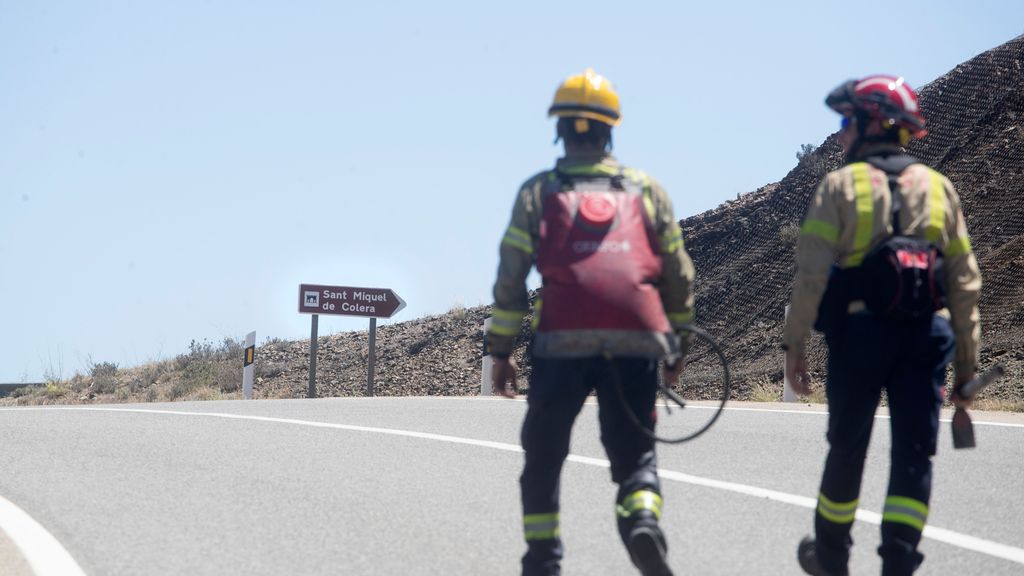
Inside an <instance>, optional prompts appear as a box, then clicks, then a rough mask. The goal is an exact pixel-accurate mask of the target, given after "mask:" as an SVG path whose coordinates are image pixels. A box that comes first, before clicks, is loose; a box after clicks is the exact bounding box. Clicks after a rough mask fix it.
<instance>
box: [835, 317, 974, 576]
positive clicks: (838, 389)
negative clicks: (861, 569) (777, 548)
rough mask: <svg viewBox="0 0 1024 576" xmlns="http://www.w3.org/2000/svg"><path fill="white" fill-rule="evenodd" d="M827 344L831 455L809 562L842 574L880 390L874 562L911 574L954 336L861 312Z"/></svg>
mask: <svg viewBox="0 0 1024 576" xmlns="http://www.w3.org/2000/svg"><path fill="white" fill-rule="evenodd" d="M826 339H827V342H828V348H829V359H828V380H827V383H826V395H827V396H828V409H829V420H828V441H829V444H830V449H829V453H828V457H827V458H826V460H825V472H824V474H823V475H822V479H821V494H820V495H819V505H818V511H817V512H816V514H815V532H816V536H817V553H818V559H819V561H820V562H821V564H822V566H823V567H824V568H825V569H827V570H830V571H836V572H843V570H845V569H846V565H847V562H848V561H849V554H850V547H851V546H852V545H853V540H852V539H851V538H850V528H851V526H852V522H853V514H854V512H855V509H856V507H857V503H858V499H859V495H860V484H861V476H862V474H863V472H864V458H865V456H866V455H867V449H868V441H869V440H870V439H871V426H872V424H873V423H874V414H875V408H876V407H877V406H878V403H879V398H880V397H881V392H882V389H883V388H884V389H885V390H886V394H887V397H888V401H889V413H890V415H891V420H890V426H891V429H892V451H891V454H890V458H891V461H890V469H889V489H888V497H887V499H886V503H885V508H884V513H883V521H882V529H881V532H882V545H881V546H880V547H879V549H878V553H879V555H881V556H882V566H883V568H882V574H883V575H900V574H911V573H912V572H913V571H914V570H915V569H916V568H917V567H918V566H919V565H920V563H921V561H922V560H923V559H924V556H922V555H921V554H920V553H918V552H917V544H918V542H919V541H920V539H921V530H922V529H923V525H924V520H925V518H926V517H927V506H928V501H929V498H930V496H931V486H932V463H931V457H932V456H933V455H934V454H935V444H936V437H937V435H938V431H939V428H938V427H939V408H940V407H941V406H942V398H943V386H944V383H945V374H946V366H947V364H949V362H950V360H952V357H953V351H954V340H953V331H952V329H951V328H950V324H949V321H948V320H946V319H945V318H942V317H940V316H937V315H935V316H932V317H931V318H930V319H929V318H925V319H922V320H916V321H899V320H887V319H880V318H878V317H877V316H875V315H873V314H871V313H870V312H860V313H856V314H851V315H849V316H847V317H846V321H845V322H844V323H843V325H842V326H840V327H837V329H836V330H833V331H831V332H828V333H826ZM823 507H824V508H825V512H823V511H822V510H823ZM829 510H831V514H830V513H829ZM837 513H838V514H839V516H837V515H836V514H837ZM829 515H831V516H832V518H831V519H829V518H827V517H826V516H829ZM844 516H845V517H844ZM837 519H838V520H839V521H836V520H837Z"/></svg>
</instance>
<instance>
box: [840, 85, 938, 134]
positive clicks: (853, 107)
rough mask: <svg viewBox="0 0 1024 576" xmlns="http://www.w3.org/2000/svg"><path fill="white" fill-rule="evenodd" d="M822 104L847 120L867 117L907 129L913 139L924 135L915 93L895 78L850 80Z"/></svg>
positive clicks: (924, 131) (922, 117)
mask: <svg viewBox="0 0 1024 576" xmlns="http://www.w3.org/2000/svg"><path fill="white" fill-rule="evenodd" d="M825 104H826V105H827V106H828V107H829V108H832V109H833V110H835V111H836V112H838V113H840V114H842V115H843V116H846V117H850V116H856V115H867V116H868V117H869V118H871V119H874V120H880V121H883V122H888V123H889V125H890V126H899V127H901V128H906V129H907V130H908V131H909V132H910V134H912V135H913V136H914V137H916V138H921V137H922V136H924V135H925V134H926V133H927V131H926V130H925V129H924V116H922V115H921V107H920V105H919V104H918V102H917V93H915V92H914V89H913V88H911V87H910V86H909V85H908V84H907V83H906V82H904V80H903V78H899V77H896V76H886V75H882V74H878V75H875V76H868V77H867V78H864V79H861V80H849V81H847V82H844V83H843V84H840V85H839V86H838V87H837V88H836V89H835V90H833V91H832V92H831V93H829V95H828V97H827V98H825Z"/></svg>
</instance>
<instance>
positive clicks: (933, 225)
mask: <svg viewBox="0 0 1024 576" xmlns="http://www.w3.org/2000/svg"><path fill="white" fill-rule="evenodd" d="M945 224H946V188H945V186H943V185H942V176H940V175H939V173H938V172H936V171H935V170H932V171H931V189H930V190H929V191H928V225H927V226H925V229H924V237H925V240H928V241H929V242H934V243H938V242H939V239H940V238H942V229H943V228H944V227H945Z"/></svg>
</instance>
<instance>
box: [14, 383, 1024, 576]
mask: <svg viewBox="0 0 1024 576" xmlns="http://www.w3.org/2000/svg"><path fill="white" fill-rule="evenodd" d="M731 406H737V409H732V410H728V411H727V412H726V413H725V414H724V415H723V416H722V418H721V419H720V420H719V422H718V423H717V424H716V425H715V427H714V428H713V429H712V430H711V431H710V432H709V433H708V434H706V435H705V436H702V437H701V438H699V439H697V440H695V441H694V442H690V443H687V444H684V445H679V446H668V447H662V448H660V449H659V457H660V467H661V469H662V471H663V478H664V480H663V491H664V497H665V513H664V517H663V525H664V527H665V529H666V532H667V533H668V536H669V547H670V549H669V552H670V557H671V562H672V565H673V567H674V569H675V570H676V572H677V574H700V575H734V574H799V573H800V570H799V567H798V566H797V564H796V560H795V548H796V543H797V541H798V540H799V539H800V538H801V537H802V536H803V535H804V534H806V533H808V532H809V531H810V530H811V526H812V519H813V508H812V507H813V501H814V500H813V498H814V497H815V496H816V494H817V487H818V482H819V475H820V472H821V467H822V463H823V461H824V455H825V450H826V444H825V440H824V429H825V422H826V416H825V415H824V414H823V413H821V408H820V407H819V408H812V409H807V408H803V407H801V406H796V407H793V406H792V405H783V404H774V405H770V406H768V407H764V408H762V407H752V406H750V405H747V406H746V407H739V406H738V405H731ZM525 408H526V405H525V403H524V402H522V401H509V400H504V399H498V398H330V399H318V400H277V401H248V402H246V401H226V402H201V403H174V404H145V405H118V406H106V407H97V406H89V407H65V408H61V407H52V408H45V407H40V408H9V409H0V500H6V501H7V502H8V503H13V505H16V506H17V507H19V508H20V509H21V510H23V511H24V513H25V514H26V515H27V516H28V517H31V518H32V519H34V521H35V522H37V523H38V524H39V525H41V526H42V527H44V528H45V530H46V531H48V533H49V534H52V536H53V537H54V538H55V540H56V542H59V545H60V546H62V547H63V549H64V550H66V552H67V553H68V554H69V555H70V557H71V558H73V559H74V561H75V562H77V564H78V566H80V567H81V569H82V571H83V572H84V573H85V574H89V575H92V576H99V575H107V574H110V575H117V574H125V575H150V574H152V575H163V574H218V575H222V574H351V575H363V574H371V575H391V574H395V575H399V574H401V575H454V574H458V575H464V574H465V575H479V574H487V575H495V576H500V575H514V574H517V573H518V562H519V556H520V555H521V553H522V551H523V544H522V537H521V518H520V510H519V486H518V474H519V471H520V466H521V464H522V454H521V453H520V452H519V451H518V433H519V426H520V422H521V420H522V416H523V414H524V412H525ZM692 410H693V411H694V413H699V411H700V410H702V409H701V408H699V407H698V408H693V409H692ZM596 412H597V408H596V407H595V406H592V405H589V406H587V407H586V408H584V411H583V413H582V414H581V415H580V418H579V420H578V422H577V427H576V431H575V434H574V437H573V445H572V450H571V454H572V456H571V457H570V461H569V462H568V463H567V464H566V466H565V469H564V470H563V476H562V490H563V508H562V533H563V539H564V541H565V544H566V548H567V555H566V559H565V561H564V563H563V569H564V573H565V574H569V575H572V574H594V575H605V574H607V575H620V574H631V573H634V572H633V571H632V568H631V565H630V564H629V561H628V559H627V556H626V554H625V552H624V551H623V549H622V548H621V545H620V543H619V541H618V536H617V534H616V532H615V529H614V518H613V504H614V503H613V499H614V493H615V490H614V486H613V485H612V484H611V482H610V478H609V473H608V470H607V467H606V463H605V455H604V452H603V450H602V448H601V446H600V443H599V440H598V434H597V426H596V425H597V418H596ZM975 420H976V422H978V421H986V420H993V421H995V420H998V421H999V422H997V423H996V424H980V423H979V424H978V426H977V436H978V442H979V448H977V449H975V450H968V451H955V452H954V450H953V448H952V444H951V440H950V437H949V431H948V426H949V425H948V424H943V428H942V436H941V438H940V445H939V454H938V455H937V456H936V459H935V477H936V480H935V489H934V495H933V500H932V506H931V510H932V513H931V516H930V518H929V528H928V530H929V532H926V536H928V537H926V538H925V540H924V542H923V544H922V548H921V549H922V551H923V552H924V554H925V555H926V561H925V564H924V567H923V568H922V570H921V571H919V573H920V574H961V575H972V574H985V575H1002V574H1006V575H1010V574H1022V573H1024V501H1022V495H1024V415H1008V414H997V415H989V414H981V413H978V414H975ZM663 424H664V425H663V427H662V429H664V430H668V428H669V424H668V423H667V421H665V420H663ZM868 458H869V461H868V465H867V470H866V473H865V474H866V475H865V481H864V488H863V492H862V495H861V503H862V511H863V514H862V516H860V517H859V518H860V519H859V520H858V521H857V522H856V523H855V525H854V539H855V541H856V542H857V545H856V546H855V548H854V554H853V559H852V562H851V571H852V573H854V574H871V573H876V574H877V573H878V571H879V568H880V562H879V560H878V557H877V555H876V554H875V547H876V546H877V545H878V525H877V513H878V512H879V510H880V508H881V505H882V502H883V500H884V497H885V495H884V492H885V486H886V482H887V460H888V420H887V419H886V418H885V417H884V416H883V417H879V418H877V419H876V425H875V433H874V438H873V440H872V446H871V449H870V452H869V456H868ZM0 504H2V502H0ZM0 528H3V529H4V530H6V531H8V534H7V535H6V536H5V535H4V534H3V533H2V531H0V567H3V568H5V570H6V571H5V570H0V572H4V573H13V574H19V573H30V572H28V571H27V570H26V569H25V564H26V563H25V561H24V560H21V559H18V558H17V556H18V553H19V551H22V550H21V549H19V548H18V547H17V546H15V545H12V544H11V541H12V540H15V541H16V540H17V539H18V533H17V532H18V531H19V530H20V528H18V527H17V526H16V525H15V524H14V523H13V522H10V521H7V522H6V523H5V522H4V520H3V519H0ZM12 531H14V532H16V533H15V534H10V532H12ZM19 565H20V568H19Z"/></svg>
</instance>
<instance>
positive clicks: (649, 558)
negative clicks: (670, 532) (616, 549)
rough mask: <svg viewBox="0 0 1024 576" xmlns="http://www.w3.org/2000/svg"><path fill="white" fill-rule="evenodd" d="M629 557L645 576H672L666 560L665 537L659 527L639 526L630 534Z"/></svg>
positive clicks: (627, 546) (627, 545)
mask: <svg viewBox="0 0 1024 576" xmlns="http://www.w3.org/2000/svg"><path fill="white" fill-rule="evenodd" d="M626 548H628V549H629V557H630V558H631V559H632V560H633V564H635V565H636V567H637V568H639V569H640V573H641V574H643V576H672V569H671V568H669V567H668V560H667V559H666V557H665V556H666V552H667V548H666V546H665V537H664V536H663V535H662V534H661V530H659V529H658V527H657V526H650V525H646V524H639V525H637V526H636V527H634V528H633V530H632V531H631V532H630V533H629V540H628V542H627V543H626Z"/></svg>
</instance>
